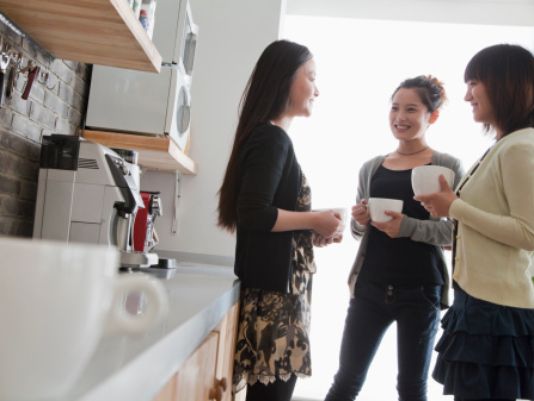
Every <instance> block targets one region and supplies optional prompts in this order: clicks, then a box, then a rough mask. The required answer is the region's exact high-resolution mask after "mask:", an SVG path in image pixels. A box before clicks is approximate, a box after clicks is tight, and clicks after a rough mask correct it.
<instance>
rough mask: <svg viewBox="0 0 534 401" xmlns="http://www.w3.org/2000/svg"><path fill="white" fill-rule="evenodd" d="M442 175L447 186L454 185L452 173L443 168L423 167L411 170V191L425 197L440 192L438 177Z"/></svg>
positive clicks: (448, 169)
mask: <svg viewBox="0 0 534 401" xmlns="http://www.w3.org/2000/svg"><path fill="white" fill-rule="evenodd" d="M440 175H443V176H444V177H445V179H446V180H447V183H448V184H449V187H451V188H452V187H453V185H454V171H453V170H451V169H450V168H448V167H444V166H434V165H425V166H419V167H415V168H414V169H413V170H412V189H413V193H414V194H415V195H416V196H417V195H426V194H431V193H434V192H438V191H439V190H440V186H439V176H440Z"/></svg>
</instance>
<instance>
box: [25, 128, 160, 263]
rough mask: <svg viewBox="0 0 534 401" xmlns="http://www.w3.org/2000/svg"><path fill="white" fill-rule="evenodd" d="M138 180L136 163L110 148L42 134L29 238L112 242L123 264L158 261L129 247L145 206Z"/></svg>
mask: <svg viewBox="0 0 534 401" xmlns="http://www.w3.org/2000/svg"><path fill="white" fill-rule="evenodd" d="M120 152H121V154H123V152H125V153H124V154H128V152H131V151H122V150H121V151H120ZM130 154H131V153H130ZM132 161H133V160H132ZM139 181H140V169H139V166H138V165H137V164H136V163H134V162H128V161H126V160H125V158H124V157H121V156H120V155H119V154H118V153H117V152H116V151H114V150H111V149H109V148H107V147H105V146H103V145H100V144H97V143H93V142H89V141H86V140H84V139H83V138H79V137H76V136H69V135H57V134H53V135H49V136H43V142H42V147H41V161H40V169H39V180H38V187H37V201H36V208H35V217H34V227H33V237H34V238H42V239H51V240H60V241H67V242H83V243H93V244H106V245H109V246H116V247H117V248H118V249H119V251H120V255H121V259H120V263H121V267H127V268H135V267H149V266H150V265H154V264H157V263H158V256H157V254H155V253H148V252H137V251H135V250H134V249H133V228H134V221H135V215H136V213H137V210H138V209H139V208H144V207H145V206H144V203H143V200H142V199H141V196H140V192H139Z"/></svg>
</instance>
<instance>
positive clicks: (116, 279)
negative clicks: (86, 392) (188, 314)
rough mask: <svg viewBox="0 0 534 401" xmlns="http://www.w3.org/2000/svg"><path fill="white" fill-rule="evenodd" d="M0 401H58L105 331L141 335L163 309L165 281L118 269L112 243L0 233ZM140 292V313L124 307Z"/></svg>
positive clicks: (115, 251) (166, 299)
mask: <svg viewBox="0 0 534 401" xmlns="http://www.w3.org/2000/svg"><path fill="white" fill-rule="evenodd" d="M0 255H2V256H1V259H0V319H1V328H0V400H9V401H30V400H32V401H33V400H47V399H56V398H57V397H58V396H60V395H61V394H63V393H65V392H66V391H68V390H69V388H70V387H71V386H72V385H73V384H74V383H75V382H76V380H77V379H78V378H79V376H80V375H81V373H82V372H83V369H84V368H85V367H86V365H87V364H88V362H89V360H90V358H91V356H92V354H93V353H94V351H95V349H96V347H97V344H98V342H99V340H100V338H101V337H102V334H104V333H105V332H109V331H112V332H123V333H137V332H142V331H144V330H146V329H148V328H150V327H152V326H153V325H155V324H156V323H157V322H159V321H160V320H161V318H162V317H163V316H164V315H165V314H166V313H167V311H168V295H167V293H166V291H165V289H164V288H163V286H162V284H161V283H160V282H158V281H157V280H156V279H154V278H151V277H149V276H147V275H145V274H124V275H123V274H118V266H119V257H118V251H117V250H116V249H115V248H112V247H107V246H99V245H85V244H66V243H64V242H53V241H42V240H29V239H15V238H0ZM132 292H139V293H142V294H143V295H144V296H145V297H146V299H147V307H146V309H145V311H144V312H143V313H142V314H140V315H132V314H129V313H128V312H127V311H126V307H125V298H126V296H127V295H128V294H129V293H132Z"/></svg>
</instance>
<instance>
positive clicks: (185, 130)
mask: <svg viewBox="0 0 534 401" xmlns="http://www.w3.org/2000/svg"><path fill="white" fill-rule="evenodd" d="M170 70H171V85H170V92H169V101H168V102H167V116H166V119H165V133H166V134H168V135H169V136H170V137H171V139H172V140H173V141H174V142H175V143H176V144H177V145H178V147H179V148H180V149H182V150H184V149H186V147H187V143H188V141H189V131H190V123H191V116H190V107H191V97H190V93H189V85H187V81H186V76H185V73H184V71H183V69H182V67H181V66H173V67H172V68H170Z"/></svg>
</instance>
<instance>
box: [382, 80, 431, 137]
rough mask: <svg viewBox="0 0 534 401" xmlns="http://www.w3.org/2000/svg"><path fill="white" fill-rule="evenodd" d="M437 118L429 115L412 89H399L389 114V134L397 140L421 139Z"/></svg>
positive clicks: (415, 91)
mask: <svg viewBox="0 0 534 401" xmlns="http://www.w3.org/2000/svg"><path fill="white" fill-rule="evenodd" d="M436 118H437V111H436V112H434V113H430V112H429V111H428V109H427V107H426V106H425V105H424V104H423V102H422V101H421V97H420V96H419V94H418V93H417V90H416V89H413V88H400V89H399V90H398V91H397V92H396V93H395V94H394V95H393V99H392V102H391V110H390V112H389V125H390V128H391V132H392V133H393V135H394V136H395V138H397V139H398V140H403V141H411V140H415V139H421V138H423V136H424V134H425V131H426V130H427V128H428V126H429V125H430V124H432V123H433V122H434V121H435V119H436Z"/></svg>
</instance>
